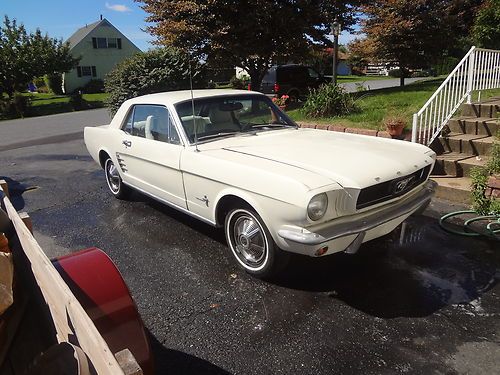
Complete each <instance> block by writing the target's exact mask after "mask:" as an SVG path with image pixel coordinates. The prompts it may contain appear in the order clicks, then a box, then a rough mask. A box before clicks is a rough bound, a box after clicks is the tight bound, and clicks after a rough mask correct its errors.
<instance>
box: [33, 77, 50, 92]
mask: <svg viewBox="0 0 500 375" xmlns="http://www.w3.org/2000/svg"><path fill="white" fill-rule="evenodd" d="M33 84H34V85H35V86H36V91H38V92H48V91H49V89H48V87H47V84H46V83H45V78H44V77H37V78H34V79H33Z"/></svg>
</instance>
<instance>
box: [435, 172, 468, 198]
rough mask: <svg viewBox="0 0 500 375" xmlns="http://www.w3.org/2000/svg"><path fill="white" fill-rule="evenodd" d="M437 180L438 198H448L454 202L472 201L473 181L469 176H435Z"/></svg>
mask: <svg viewBox="0 0 500 375" xmlns="http://www.w3.org/2000/svg"><path fill="white" fill-rule="evenodd" d="M432 179H433V180H434V181H436V182H437V184H438V186H437V188H436V198H441V199H446V200H449V201H452V202H457V203H463V204H470V203H471V197H470V194H471V183H472V180H471V179H470V178H469V177H433V178H432Z"/></svg>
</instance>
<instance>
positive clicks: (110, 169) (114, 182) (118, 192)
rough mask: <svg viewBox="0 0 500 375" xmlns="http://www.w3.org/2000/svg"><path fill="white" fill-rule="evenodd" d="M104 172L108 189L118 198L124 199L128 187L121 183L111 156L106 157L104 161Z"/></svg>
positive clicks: (127, 192)
mask: <svg viewBox="0 0 500 375" xmlns="http://www.w3.org/2000/svg"><path fill="white" fill-rule="evenodd" d="M104 173H105V174H106V182H107V183H108V187H109V190H110V191H111V194H113V195H114V196H115V197H116V198H118V199H125V198H127V197H128V195H129V193H130V188H129V187H128V186H125V185H124V184H123V181H122V178H121V177H120V173H119V172H118V168H117V167H116V166H115V164H114V163H113V160H111V158H107V159H106V162H105V163H104Z"/></svg>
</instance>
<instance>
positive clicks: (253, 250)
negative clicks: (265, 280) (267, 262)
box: [233, 215, 267, 267]
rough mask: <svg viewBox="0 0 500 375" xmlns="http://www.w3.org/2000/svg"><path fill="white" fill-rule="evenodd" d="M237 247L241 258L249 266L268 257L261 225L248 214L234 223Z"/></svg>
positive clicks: (258, 263)
mask: <svg viewBox="0 0 500 375" xmlns="http://www.w3.org/2000/svg"><path fill="white" fill-rule="evenodd" d="M233 235H234V241H235V248H236V252H237V254H238V256H239V258H240V259H241V260H242V261H243V262H244V263H245V264H248V265H249V266H252V267H256V266H259V265H260V264H262V262H263V261H264V259H265V257H266V252H267V250H266V243H265V239H264V236H263V233H262V230H261V228H260V226H259V225H258V224H257V223H256V222H255V220H254V219H253V218H252V217H251V216H248V215H242V216H240V217H238V218H237V219H236V221H235V223H234V233H233Z"/></svg>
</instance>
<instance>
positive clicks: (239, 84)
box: [229, 76, 248, 90]
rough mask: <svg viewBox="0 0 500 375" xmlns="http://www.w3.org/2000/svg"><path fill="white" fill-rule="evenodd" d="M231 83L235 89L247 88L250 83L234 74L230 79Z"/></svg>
mask: <svg viewBox="0 0 500 375" xmlns="http://www.w3.org/2000/svg"><path fill="white" fill-rule="evenodd" d="M229 84H230V85H231V87H232V88H233V89H237V90H242V89H246V87H247V84H248V83H247V81H246V80H244V79H242V78H238V77H236V76H232V77H231V79H230V80H229Z"/></svg>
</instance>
